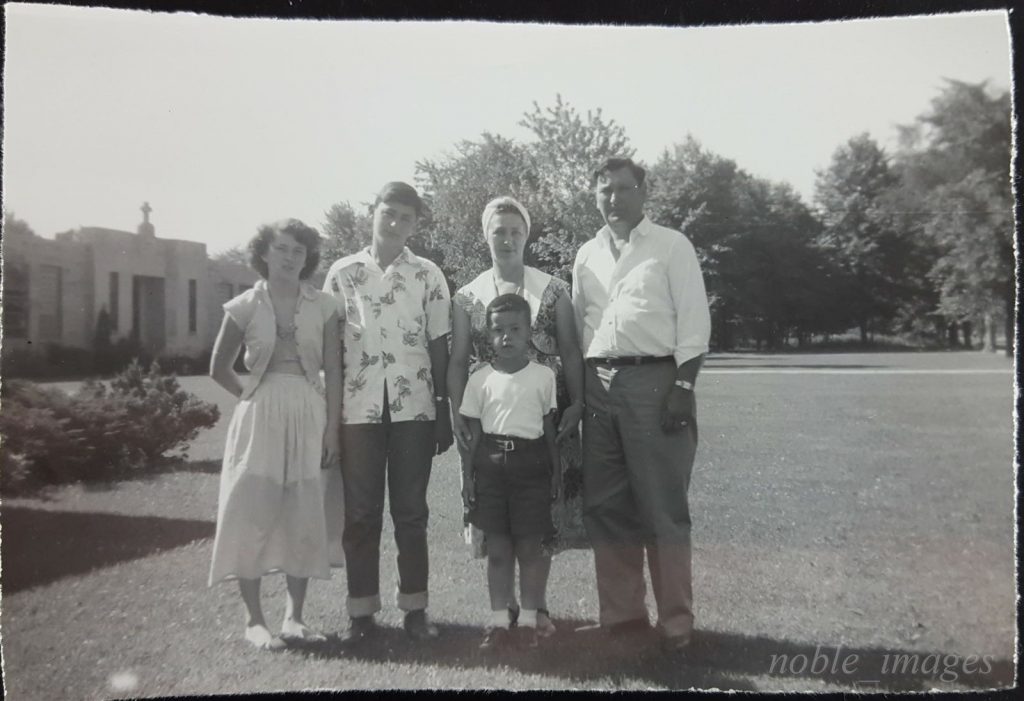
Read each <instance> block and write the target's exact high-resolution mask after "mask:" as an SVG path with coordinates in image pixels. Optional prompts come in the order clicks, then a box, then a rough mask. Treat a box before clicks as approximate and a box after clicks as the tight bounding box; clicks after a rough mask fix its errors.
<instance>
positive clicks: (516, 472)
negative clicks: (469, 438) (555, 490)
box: [469, 434, 555, 537]
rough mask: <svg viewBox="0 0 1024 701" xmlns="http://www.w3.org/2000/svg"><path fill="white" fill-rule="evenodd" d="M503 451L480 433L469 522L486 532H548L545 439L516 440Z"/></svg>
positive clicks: (548, 474) (548, 458)
mask: <svg viewBox="0 0 1024 701" xmlns="http://www.w3.org/2000/svg"><path fill="white" fill-rule="evenodd" d="M514 440H515V442H516V445H515V449H514V450H510V451H505V450H502V449H501V447H500V444H499V443H497V442H495V441H494V440H492V439H491V438H489V437H488V435H487V434H484V437H483V438H482V439H481V441H480V445H478V446H477V449H476V453H475V454H474V456H473V471H474V484H475V491H476V505H475V506H474V507H473V509H472V510H471V511H470V512H469V522H470V523H472V524H473V525H474V526H476V527H477V528H479V529H480V530H482V531H483V532H484V533H502V534H505V535H511V536H515V537H518V536H533V535H539V536H547V535H550V534H552V533H553V532H554V530H555V527H554V524H553V523H552V521H551V455H550V453H549V452H548V448H547V445H546V443H545V441H544V439H543V438H539V439H536V440H525V439H514Z"/></svg>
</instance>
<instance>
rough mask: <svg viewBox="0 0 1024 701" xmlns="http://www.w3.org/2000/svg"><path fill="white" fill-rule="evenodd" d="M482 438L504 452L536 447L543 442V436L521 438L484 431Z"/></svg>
mask: <svg viewBox="0 0 1024 701" xmlns="http://www.w3.org/2000/svg"><path fill="white" fill-rule="evenodd" d="M484 440H486V441H487V442H488V443H490V444H491V445H493V446H494V447H496V448H498V449H499V450H502V451H504V452H506V453H511V452H512V451H515V450H525V449H528V448H536V447H537V446H538V445H540V444H542V443H543V442H544V438H543V437H541V438H523V437H522V436H505V435H502V434H500V433H485V434H484Z"/></svg>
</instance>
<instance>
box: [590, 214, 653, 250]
mask: <svg viewBox="0 0 1024 701" xmlns="http://www.w3.org/2000/svg"><path fill="white" fill-rule="evenodd" d="M650 230H651V220H650V219H648V218H647V215H646V214H645V215H644V217H643V219H641V220H640V223H638V224H637V225H636V226H635V227H633V230H632V231H630V232H629V243H633V242H635V241H636V240H637V239H638V238H640V237H641V236H643V235H644V234H646V233H647V232H649V231H650ZM597 233H598V235H599V236H600V237H601V241H602V242H603V243H604V245H605V246H611V245H612V229H611V227H610V226H608V225H607V224H605V225H604V226H603V227H601V230H600V231H598V232H597Z"/></svg>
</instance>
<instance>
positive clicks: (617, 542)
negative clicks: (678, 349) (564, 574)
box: [583, 361, 697, 636]
mask: <svg viewBox="0 0 1024 701" xmlns="http://www.w3.org/2000/svg"><path fill="white" fill-rule="evenodd" d="M613 372H614V374H613V376H612V377H611V379H610V380H609V379H607V375H606V376H605V378H602V377H600V376H599V375H598V372H597V369H596V368H594V367H593V366H592V365H591V364H590V363H589V362H588V364H587V369H586V403H587V409H586V411H585V412H584V418H583V503H584V513H583V520H584V524H585V525H586V528H587V534H588V535H589V537H590V540H591V542H592V544H593V547H594V562H595V565H596V569H597V592H598V598H599V601H600V621H601V625H603V626H610V625H614V624H616V623H622V622H625V621H630V620H634V619H644V620H646V619H647V607H646V605H645V603H644V597H645V592H646V590H645V586H644V554H645V552H646V555H647V564H648V568H649V569H650V573H651V588H652V589H653V590H654V598H655V602H656V603H657V606H658V627H659V629H660V631H661V633H662V634H663V635H667V636H679V635H689V634H690V633H691V632H692V630H693V588H692V574H691V547H690V510H689V504H688V502H687V491H688V490H689V486H690V473H691V471H692V469H693V458H694V455H695V453H696V449H697V426H696V421H694V422H691V423H690V425H688V426H686V427H685V428H682V429H680V430H679V431H677V432H675V433H665V432H664V431H662V429H661V415H662V406H663V402H664V399H665V394H666V393H667V392H668V391H669V388H670V387H671V386H672V383H673V381H674V379H675V372H676V367H675V365H674V364H673V363H672V362H670V361H665V362H656V363H650V364H644V365H636V366H622V367H618V368H615V369H614V371H613Z"/></svg>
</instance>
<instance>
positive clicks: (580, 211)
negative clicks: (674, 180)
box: [416, 96, 633, 285]
mask: <svg viewBox="0 0 1024 701" xmlns="http://www.w3.org/2000/svg"><path fill="white" fill-rule="evenodd" d="M520 125H522V126H524V127H526V128H527V129H529V130H530V132H531V133H532V134H533V136H534V137H535V138H534V139H533V140H532V141H529V142H527V143H525V144H524V143H519V142H517V141H514V140H512V139H509V138H506V137H503V136H498V135H495V134H488V133H485V134H482V135H481V137H480V140H479V141H462V142H460V143H459V144H457V145H456V147H455V152H454V153H452V154H449V155H447V156H445V157H443V158H441V159H436V160H424V161H421V162H419V163H417V164H416V171H417V184H418V185H419V186H420V188H421V189H422V190H423V192H424V195H425V197H426V198H427V200H428V201H429V202H430V205H431V212H432V217H433V219H432V222H431V224H430V237H429V239H428V244H429V245H431V246H433V247H434V248H435V249H436V250H438V251H441V253H442V257H443V260H444V262H443V264H442V268H443V269H444V270H445V272H446V273H447V274H448V275H449V276H451V277H452V278H453V279H454V280H455V282H456V284H459V285H461V284H464V283H465V282H468V281H469V280H471V279H472V278H473V277H474V276H475V275H477V274H478V273H479V271H480V270H482V269H484V268H486V267H488V266H489V265H490V257H489V255H488V252H487V246H486V245H485V243H484V239H483V232H481V231H480V228H481V227H480V214H481V213H482V212H483V208H484V205H485V204H487V202H488V200H490V199H493V198H494V197H497V196H499V195H512V196H513V197H515V198H516V199H518V200H519V201H521V202H522V203H523V204H524V205H525V206H526V208H527V209H528V210H529V212H530V219H531V239H530V246H529V248H528V249H527V262H528V263H530V264H532V265H537V266H538V267H540V268H542V269H544V270H545V271H547V272H549V273H551V274H552V275H557V276H559V277H561V278H563V279H565V280H568V279H569V276H570V274H571V272H572V263H573V260H574V259H575V257H576V251H577V250H578V249H579V247H580V245H581V244H582V243H583V242H584V241H586V240H587V239H589V238H590V237H591V236H593V235H594V233H595V232H596V231H597V230H598V229H600V228H601V226H603V224H604V222H603V220H602V219H601V215H600V213H599V212H598V211H597V207H596V205H595V204H594V196H593V193H592V192H591V189H590V176H591V173H592V172H593V170H594V168H595V167H596V166H597V165H598V164H599V163H600V162H601V161H602V160H604V159H605V158H609V157H611V156H632V155H633V150H632V148H630V146H629V142H628V140H627V139H626V136H625V132H624V130H623V129H622V127H620V126H618V125H617V124H615V122H614V121H613V120H606V119H605V118H604V117H603V116H602V115H601V111H600V110H596V111H588V112H587V113H586V115H580V114H579V113H578V112H577V111H576V110H575V109H574V108H573V107H571V106H570V105H569V104H567V103H566V102H564V101H563V100H562V98H561V96H558V97H557V98H556V100H555V104H554V106H553V107H548V108H541V107H540V106H539V105H538V104H537V103H534V104H533V110H532V111H530V112H527V113H525V114H524V115H523V119H522V120H521V121H520Z"/></svg>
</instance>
